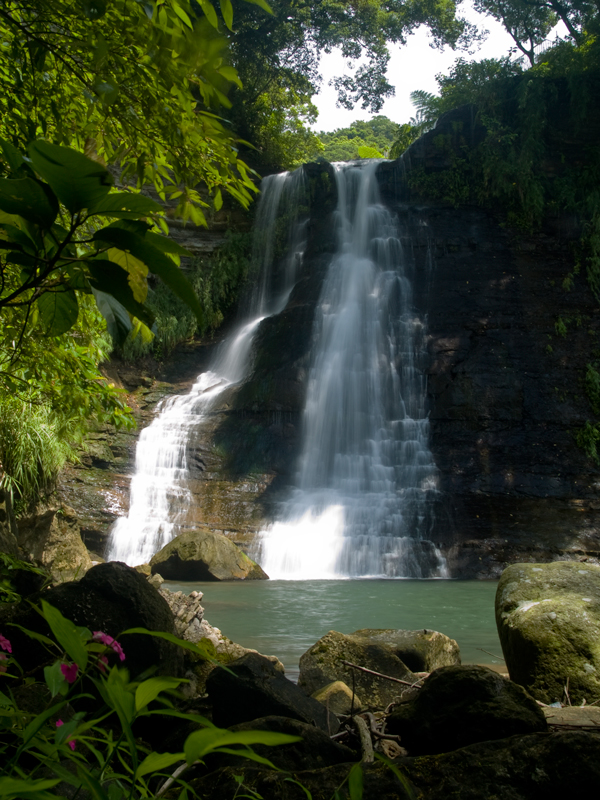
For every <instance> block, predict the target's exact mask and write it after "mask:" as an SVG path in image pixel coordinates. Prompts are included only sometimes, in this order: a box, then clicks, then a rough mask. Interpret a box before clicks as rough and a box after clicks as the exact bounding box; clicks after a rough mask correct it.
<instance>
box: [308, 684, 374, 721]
mask: <svg viewBox="0 0 600 800" xmlns="http://www.w3.org/2000/svg"><path fill="white" fill-rule="evenodd" d="M311 697H314V699H315V700H318V701H319V703H322V704H323V705H324V706H325V708H328V709H329V710H330V711H333V713H334V714H337V715H338V716H341V715H344V714H351V713H352V712H355V711H360V710H361V708H362V705H363V704H362V703H361V701H360V699H359V697H358V695H357V694H354V695H353V694H352V689H351V688H350V687H349V686H346V684H345V683H344V681H333V682H332V683H328V684H327V686H324V687H323V688H322V689H317V691H316V692H313V693H312V695H311Z"/></svg>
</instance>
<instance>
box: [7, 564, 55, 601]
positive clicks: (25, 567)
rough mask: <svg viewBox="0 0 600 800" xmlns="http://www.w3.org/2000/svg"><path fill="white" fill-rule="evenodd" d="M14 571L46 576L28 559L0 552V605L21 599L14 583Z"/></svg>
mask: <svg viewBox="0 0 600 800" xmlns="http://www.w3.org/2000/svg"><path fill="white" fill-rule="evenodd" d="M15 572H33V573H34V574H36V575H41V576H43V577H46V575H45V573H44V572H43V571H42V570H41V569H39V568H38V567H35V566H34V565H33V564H30V563H29V562H28V561H22V560H21V559H20V558H17V557H16V556H12V555H11V554H10V553H0V605H2V604H5V603H19V602H20V601H21V595H20V594H19V593H18V592H17V590H16V588H15V584H14V575H15Z"/></svg>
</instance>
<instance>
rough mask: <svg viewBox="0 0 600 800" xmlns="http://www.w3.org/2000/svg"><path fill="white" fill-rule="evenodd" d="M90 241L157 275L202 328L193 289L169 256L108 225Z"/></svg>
mask: <svg viewBox="0 0 600 800" xmlns="http://www.w3.org/2000/svg"><path fill="white" fill-rule="evenodd" d="M93 238H94V239H95V240H96V241H99V242H106V243H107V244H110V245H112V246H113V247H117V248H119V249H120V250H124V251H125V252H128V253H131V254H132V255H134V256H135V257H136V258H139V259H140V261H143V262H144V264H146V266H147V267H148V269H149V270H150V272H153V273H154V274H155V275H158V276H159V277H160V278H161V280H162V281H163V283H164V284H165V285H166V286H168V287H169V289H171V291H172V292H174V293H175V294H176V295H177V296H178V297H179V298H180V299H181V300H183V302H184V303H185V304H186V305H187V306H188V307H189V308H191V310H192V311H193V312H194V314H195V315H196V318H197V319H198V322H199V323H200V325H201V326H202V325H203V324H204V310H203V308H202V306H201V305H200V301H199V300H198V298H197V297H196V294H195V292H194V289H193V287H192V285H191V283H190V282H189V281H188V279H187V278H186V277H185V275H184V274H183V272H182V271H181V270H180V269H178V268H177V267H176V266H175V264H174V263H173V262H172V261H171V259H170V258H168V256H165V255H164V253H162V252H161V251H160V250H159V249H158V248H157V247H155V246H154V245H153V244H151V243H150V241H148V240H147V239H146V238H145V237H144V238H142V237H141V236H138V235H137V234H135V233H131V232H130V231H127V230H124V229H122V228H117V227H113V226H112V225H110V226H109V227H107V228H103V229H102V230H99V231H96V233H95V234H94V236H93Z"/></svg>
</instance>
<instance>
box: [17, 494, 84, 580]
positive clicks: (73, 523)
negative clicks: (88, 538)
mask: <svg viewBox="0 0 600 800" xmlns="http://www.w3.org/2000/svg"><path fill="white" fill-rule="evenodd" d="M18 541H19V546H20V547H21V549H22V550H23V552H24V553H25V556H26V558H27V559H28V560H30V561H33V562H34V563H35V564H37V565H39V566H40V567H43V568H44V569H45V570H46V571H47V572H48V573H49V574H50V575H51V577H52V580H53V581H54V582H55V583H63V582H65V581H72V580H77V579H78V578H82V577H83V576H84V575H85V573H86V572H87V571H88V570H89V569H91V568H92V560H91V558H90V555H89V553H88V551H87V548H86V546H85V545H84V543H83V541H82V539H81V531H80V528H79V521H78V519H77V517H76V515H75V512H74V511H73V509H72V508H68V507H67V506H63V507H61V508H49V509H47V510H46V511H44V512H42V513H41V514H37V515H36V516H33V517H28V518H23V519H21V520H20V523H19V538H18Z"/></svg>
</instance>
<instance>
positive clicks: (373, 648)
mask: <svg viewBox="0 0 600 800" xmlns="http://www.w3.org/2000/svg"><path fill="white" fill-rule="evenodd" d="M344 661H349V662H351V663H353V664H357V665H358V666H360V667H364V668H366V669H369V670H373V671H374V672H379V673H382V674H383V675H390V676H391V677H392V678H398V679H400V680H402V681H407V682H408V683H414V682H415V681H416V680H418V678H417V676H416V675H413V673H412V672H411V671H410V670H409V669H408V667H407V666H406V664H404V662H403V661H401V660H400V659H399V658H398V657H397V656H396V655H394V653H393V652H392V651H391V650H390V648H389V647H386V646H385V645H381V644H377V643H376V642H372V641H370V640H369V639H367V638H365V637H361V636H357V635H356V634H348V635H347V634H343V633H339V632H338V631H329V633H327V634H325V636H322V637H321V638H320V639H319V641H318V642H316V644H314V645H313V646H312V647H311V648H309V649H308V650H307V651H306V653H304V655H303V656H302V657H301V658H300V676H299V678H298V686H300V687H301V688H302V689H303V690H304V691H305V692H306V693H307V694H311V695H312V694H314V693H315V692H316V691H318V690H319V689H322V688H323V687H324V686H327V684H329V683H332V682H333V681H343V682H344V683H345V684H346V685H347V686H349V687H350V688H352V686H354V690H355V691H356V693H357V694H358V695H360V698H361V700H362V701H363V703H364V704H365V705H366V706H370V707H372V708H385V707H386V706H387V705H388V704H389V703H391V702H392V701H394V700H396V699H398V697H399V696H400V695H401V694H402V692H403V690H404V689H407V688H408V687H407V686H403V685H402V684H401V683H396V682H393V681H389V680H386V679H385V678H379V677H377V676H376V675H371V674H369V673H366V672H362V671H360V670H356V669H353V668H352V667H349V666H348V665H347V664H344Z"/></svg>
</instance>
